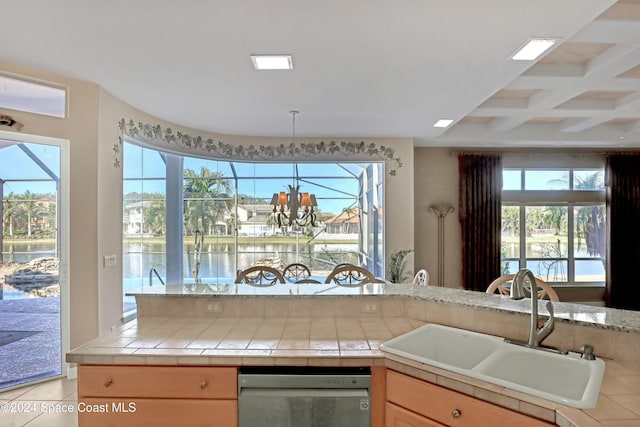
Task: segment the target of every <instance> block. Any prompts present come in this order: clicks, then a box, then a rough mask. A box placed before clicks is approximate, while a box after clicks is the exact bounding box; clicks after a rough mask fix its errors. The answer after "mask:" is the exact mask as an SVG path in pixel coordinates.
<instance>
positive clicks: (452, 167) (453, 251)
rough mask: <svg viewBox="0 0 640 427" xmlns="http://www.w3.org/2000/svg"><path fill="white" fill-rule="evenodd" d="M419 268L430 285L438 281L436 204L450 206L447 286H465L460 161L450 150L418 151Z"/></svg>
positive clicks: (446, 234) (446, 237) (446, 232)
mask: <svg viewBox="0 0 640 427" xmlns="http://www.w3.org/2000/svg"><path fill="white" fill-rule="evenodd" d="M414 165H415V166H414V168H415V175H414V185H415V213H414V215H415V244H416V253H415V268H416V269H420V268H426V269H427V271H428V272H429V275H430V276H431V278H430V281H429V283H430V284H432V285H434V284H437V281H438V220H437V218H436V216H435V215H434V214H433V213H432V212H429V210H428V208H429V206H431V205H432V204H438V203H448V204H451V205H452V206H453V207H454V209H455V210H454V211H453V212H451V213H450V214H448V215H447V216H446V218H445V219H444V254H445V256H444V285H445V286H446V287H451V288H457V287H461V286H462V246H461V239H462V238H461V234H460V233H461V228H460V222H459V221H458V158H457V157H456V156H455V155H453V154H451V149H448V148H415V150H414Z"/></svg>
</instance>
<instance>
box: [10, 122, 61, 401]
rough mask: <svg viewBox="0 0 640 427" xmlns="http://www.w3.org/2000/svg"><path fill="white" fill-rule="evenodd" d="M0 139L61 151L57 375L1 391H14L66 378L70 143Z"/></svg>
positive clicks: (14, 137)
mask: <svg viewBox="0 0 640 427" xmlns="http://www.w3.org/2000/svg"><path fill="white" fill-rule="evenodd" d="M0 138H2V139H8V140H12V141H18V142H25V143H33V144H41V145H50V146H54V147H57V148H58V149H59V150H60V177H59V178H60V203H59V206H58V207H57V209H58V215H59V229H58V230H57V233H58V236H59V240H60V246H59V248H58V251H59V256H60V264H59V267H58V280H59V284H60V347H61V348H60V375H52V376H49V377H45V378H39V379H37V380H34V381H30V382H25V383H21V384H18V385H16V386H11V387H7V388H6V389H3V391H7V390H11V389H13V388H18V387H24V386H27V385H30V384H36V383H39V382H44V381H49V380H51V379H55V378H60V377H65V376H68V364H67V362H66V361H65V355H66V354H67V353H68V352H69V351H70V341H71V336H70V314H71V313H70V310H71V307H70V295H69V244H70V241H69V238H70V230H69V225H70V222H69V217H70V212H69V209H70V203H69V199H70V195H69V182H70V179H69V177H70V165H69V162H70V153H69V146H70V143H69V140H67V139H61V138H54V137H48V136H41V135H30V134H23V133H18V132H7V131H3V130H0Z"/></svg>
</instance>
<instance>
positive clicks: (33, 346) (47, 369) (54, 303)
mask: <svg viewBox="0 0 640 427" xmlns="http://www.w3.org/2000/svg"><path fill="white" fill-rule="evenodd" d="M60 348H61V347H60V298H59V297H50V298H22V299H3V300H0V361H2V369H1V370H0V391H1V390H3V389H5V388H7V387H11V386H14V385H18V384H21V383H24V382H27V381H33V380H36V379H39V378H44V377H47V376H52V375H57V374H60V372H61V363H60V351H61V350H60Z"/></svg>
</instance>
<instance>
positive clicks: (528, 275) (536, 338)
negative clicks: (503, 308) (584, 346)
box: [510, 268, 554, 348]
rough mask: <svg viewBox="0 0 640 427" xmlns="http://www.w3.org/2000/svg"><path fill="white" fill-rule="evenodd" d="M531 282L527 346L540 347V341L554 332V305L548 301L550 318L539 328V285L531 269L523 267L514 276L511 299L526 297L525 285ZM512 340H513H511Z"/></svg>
mask: <svg viewBox="0 0 640 427" xmlns="http://www.w3.org/2000/svg"><path fill="white" fill-rule="evenodd" d="M525 283H529V286H530V289H531V327H530V328H529V340H528V341H527V343H526V344H525V345H526V346H527V347H532V348H540V342H541V341H542V340H543V339H545V338H546V337H547V336H549V334H550V333H551V332H553V326H554V320H553V305H552V304H551V301H547V311H549V319H548V320H547V321H546V322H544V325H543V326H542V328H538V285H537V284H536V278H535V277H534V275H533V273H532V272H531V270H528V269H526V268H523V269H522V270H520V271H518V273H517V274H516V275H515V277H514V278H513V282H512V283H511V292H510V296H511V299H514V300H519V299H523V298H524V297H525V294H524V285H525ZM510 342H512V341H510Z"/></svg>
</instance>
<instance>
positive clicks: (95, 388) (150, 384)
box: [78, 365, 238, 399]
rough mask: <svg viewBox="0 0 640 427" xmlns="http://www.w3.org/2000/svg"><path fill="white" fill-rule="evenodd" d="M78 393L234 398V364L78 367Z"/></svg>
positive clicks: (102, 395)
mask: <svg viewBox="0 0 640 427" xmlns="http://www.w3.org/2000/svg"><path fill="white" fill-rule="evenodd" d="M78 397H79V398H82V397H157V398H196V399H237V397H238V374H237V370H236V368H235V367H208V366H206V367H205V366H203V367H197V366H90V365H89V366H88V365H80V366H79V367H78Z"/></svg>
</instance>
